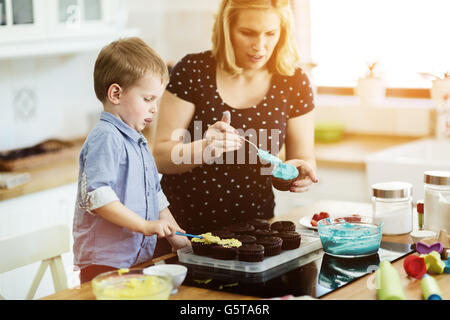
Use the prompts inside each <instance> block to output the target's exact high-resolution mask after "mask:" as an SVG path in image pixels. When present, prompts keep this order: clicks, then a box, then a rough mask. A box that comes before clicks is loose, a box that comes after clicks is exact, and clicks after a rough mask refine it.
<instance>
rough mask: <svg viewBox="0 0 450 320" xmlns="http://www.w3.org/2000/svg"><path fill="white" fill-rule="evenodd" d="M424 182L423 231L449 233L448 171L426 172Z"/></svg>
mask: <svg viewBox="0 0 450 320" xmlns="http://www.w3.org/2000/svg"><path fill="white" fill-rule="evenodd" d="M424 182H425V203H424V225H425V229H427V230H432V231H435V232H437V233H438V232H439V231H440V230H441V229H446V230H447V231H448V232H450V171H426V172H425V173H424Z"/></svg>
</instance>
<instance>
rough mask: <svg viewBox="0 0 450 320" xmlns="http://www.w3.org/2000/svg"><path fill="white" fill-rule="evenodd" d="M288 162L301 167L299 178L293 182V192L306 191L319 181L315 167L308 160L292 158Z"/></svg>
mask: <svg viewBox="0 0 450 320" xmlns="http://www.w3.org/2000/svg"><path fill="white" fill-rule="evenodd" d="M286 163H289V164H291V165H293V166H294V167H296V168H298V169H299V175H298V178H297V180H296V181H295V182H294V183H293V184H292V187H291V189H290V191H291V192H306V191H308V189H309V186H310V185H311V184H313V183H317V182H319V180H317V177H316V172H315V170H314V168H313V167H312V166H311V165H310V164H309V163H308V162H306V161H304V160H300V159H292V160H288V161H286Z"/></svg>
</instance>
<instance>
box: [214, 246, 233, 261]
mask: <svg viewBox="0 0 450 320" xmlns="http://www.w3.org/2000/svg"><path fill="white" fill-rule="evenodd" d="M210 253H211V258H214V259H220V260H234V259H236V257H237V254H238V248H237V247H227V246H222V245H219V244H215V245H213V246H212V247H211V249H210Z"/></svg>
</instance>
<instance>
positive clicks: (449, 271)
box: [444, 258, 450, 274]
mask: <svg viewBox="0 0 450 320" xmlns="http://www.w3.org/2000/svg"><path fill="white" fill-rule="evenodd" d="M444 273H447V274H450V258H448V259H447V261H445V267H444Z"/></svg>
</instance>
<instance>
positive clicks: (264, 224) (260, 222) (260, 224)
mask: <svg viewBox="0 0 450 320" xmlns="http://www.w3.org/2000/svg"><path fill="white" fill-rule="evenodd" d="M247 223H248V224H251V225H252V226H254V227H255V229H262V230H269V229H270V222H269V221H268V220H266V219H252V220H249V221H247Z"/></svg>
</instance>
